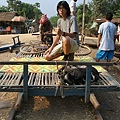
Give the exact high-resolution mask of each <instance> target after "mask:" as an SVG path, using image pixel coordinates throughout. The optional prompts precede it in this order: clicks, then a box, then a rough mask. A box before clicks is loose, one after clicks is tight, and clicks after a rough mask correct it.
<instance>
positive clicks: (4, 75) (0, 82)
mask: <svg viewBox="0 0 120 120" xmlns="http://www.w3.org/2000/svg"><path fill="white" fill-rule="evenodd" d="M6 75H7V73H5V74H3V77H2V79H1V80H0V84H2V82H3V80H4V79H5V77H6Z"/></svg>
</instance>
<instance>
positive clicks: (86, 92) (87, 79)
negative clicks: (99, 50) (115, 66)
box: [85, 65, 92, 103]
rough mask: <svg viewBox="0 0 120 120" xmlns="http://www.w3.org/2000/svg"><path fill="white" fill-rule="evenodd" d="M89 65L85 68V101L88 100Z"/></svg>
mask: <svg viewBox="0 0 120 120" xmlns="http://www.w3.org/2000/svg"><path fill="white" fill-rule="evenodd" d="M91 67H92V66H91V65H88V66H87V68H86V84H85V103H88V102H89V101H90V81H91Z"/></svg>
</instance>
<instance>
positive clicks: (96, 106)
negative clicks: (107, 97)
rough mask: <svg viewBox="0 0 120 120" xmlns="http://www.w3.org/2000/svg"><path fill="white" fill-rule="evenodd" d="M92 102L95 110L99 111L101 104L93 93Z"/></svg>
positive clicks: (91, 95)
mask: <svg viewBox="0 0 120 120" xmlns="http://www.w3.org/2000/svg"><path fill="white" fill-rule="evenodd" d="M90 102H91V103H92V104H93V106H94V108H95V109H99V108H100V104H99V102H98V101H97V99H96V97H95V95H94V93H91V94H90Z"/></svg>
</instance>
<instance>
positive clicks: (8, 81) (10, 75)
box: [5, 73, 13, 85]
mask: <svg viewBox="0 0 120 120" xmlns="http://www.w3.org/2000/svg"><path fill="white" fill-rule="evenodd" d="M12 74H13V73H10V74H9V77H8V78H7V79H6V81H5V84H6V85H9V83H11V78H12V77H13V76H12Z"/></svg>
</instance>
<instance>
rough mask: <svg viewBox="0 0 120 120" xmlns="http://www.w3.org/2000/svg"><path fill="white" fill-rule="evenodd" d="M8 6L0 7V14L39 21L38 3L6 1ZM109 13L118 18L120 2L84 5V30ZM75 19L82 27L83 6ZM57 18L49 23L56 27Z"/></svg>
mask: <svg viewBox="0 0 120 120" xmlns="http://www.w3.org/2000/svg"><path fill="white" fill-rule="evenodd" d="M6 2H7V3H8V6H0V12H8V11H9V12H10V11H16V12H17V13H18V14H19V15H22V16H25V17H26V18H28V19H36V20H37V22H38V20H39V19H40V17H41V15H42V12H41V10H40V3H38V2H36V3H35V4H29V3H24V2H21V0H6ZM108 11H111V12H112V13H113V14H114V17H116V18H120V0H92V1H91V2H89V3H88V4H86V5H85V29H89V28H90V26H91V25H92V23H93V21H94V19H96V18H101V17H105V15H106V13H107V12H108ZM76 16H77V17H76V18H77V21H78V25H79V28H80V29H81V27H82V16H83V5H82V4H80V5H79V6H77V13H76ZM58 18H59V16H52V17H51V18H50V21H51V23H52V25H53V26H56V25H57V20H58Z"/></svg>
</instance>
